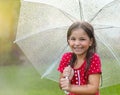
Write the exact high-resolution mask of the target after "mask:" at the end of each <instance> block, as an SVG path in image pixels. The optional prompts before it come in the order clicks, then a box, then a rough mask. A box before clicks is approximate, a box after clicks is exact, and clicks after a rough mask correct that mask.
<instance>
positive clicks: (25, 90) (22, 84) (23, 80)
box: [0, 65, 120, 95]
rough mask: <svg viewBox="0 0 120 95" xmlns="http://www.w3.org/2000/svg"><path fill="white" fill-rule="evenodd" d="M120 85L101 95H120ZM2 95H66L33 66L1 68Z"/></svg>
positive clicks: (0, 84) (0, 83) (108, 89)
mask: <svg viewBox="0 0 120 95" xmlns="http://www.w3.org/2000/svg"><path fill="white" fill-rule="evenodd" d="M119 89H120V85H116V86H112V87H109V88H103V89H101V90H100V91H101V95H120V90H119ZM0 95H64V93H63V91H61V90H60V89H59V87H58V83H56V82H53V81H50V80H47V79H41V78H40V75H39V74H38V73H37V71H36V70H35V69H34V68H33V67H32V66H31V65H22V66H15V65H13V66H0Z"/></svg>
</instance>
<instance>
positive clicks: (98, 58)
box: [91, 53, 100, 60]
mask: <svg viewBox="0 0 120 95" xmlns="http://www.w3.org/2000/svg"><path fill="white" fill-rule="evenodd" d="M91 60H100V56H99V54H97V53H94V54H93V55H92V57H91Z"/></svg>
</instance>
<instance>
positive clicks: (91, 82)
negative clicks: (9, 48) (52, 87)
mask: <svg viewBox="0 0 120 95" xmlns="http://www.w3.org/2000/svg"><path fill="white" fill-rule="evenodd" d="M60 83H61V87H62V89H64V90H67V91H69V92H73V93H76V94H84V95H94V94H96V93H97V92H98V90H99V83H100V74H91V75H89V79H88V84H87V85H81V86H78V85H71V84H70V82H68V81H67V80H63V79H61V80H60Z"/></svg>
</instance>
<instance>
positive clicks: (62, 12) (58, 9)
mask: <svg viewBox="0 0 120 95" xmlns="http://www.w3.org/2000/svg"><path fill="white" fill-rule="evenodd" d="M58 10H59V11H60V12H61V13H63V14H64V15H65V16H66V17H68V19H69V20H71V21H72V22H74V20H72V19H71V18H70V17H69V16H68V15H69V14H68V13H66V12H63V11H62V10H60V9H58ZM66 14H68V15H66ZM74 19H75V18H74Z"/></svg>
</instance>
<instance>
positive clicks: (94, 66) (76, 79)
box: [58, 52, 101, 95]
mask: <svg viewBox="0 0 120 95" xmlns="http://www.w3.org/2000/svg"><path fill="white" fill-rule="evenodd" d="M72 54H73V53H72V52H67V53H65V54H64V55H63V56H62V59H61V61H60V64H59V67H58V71H59V72H61V73H63V70H64V68H65V67H66V66H68V65H69V62H70V60H71V58H72ZM90 62H91V64H90V67H89V70H88V72H87V74H86V76H85V67H86V60H85V61H84V62H83V63H82V65H81V66H80V67H79V68H77V69H75V68H73V70H74V76H73V78H72V80H71V84H73V85H86V84H87V82H86V80H88V77H89V75H90V74H96V73H101V62H100V57H99V56H98V54H96V53H95V54H93V56H92V57H91V60H90ZM68 95H78V94H74V93H71V92H70V93H69V94H68ZM79 95H80V94H79ZM95 95H99V92H97V93H96V94H95Z"/></svg>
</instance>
